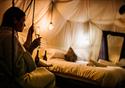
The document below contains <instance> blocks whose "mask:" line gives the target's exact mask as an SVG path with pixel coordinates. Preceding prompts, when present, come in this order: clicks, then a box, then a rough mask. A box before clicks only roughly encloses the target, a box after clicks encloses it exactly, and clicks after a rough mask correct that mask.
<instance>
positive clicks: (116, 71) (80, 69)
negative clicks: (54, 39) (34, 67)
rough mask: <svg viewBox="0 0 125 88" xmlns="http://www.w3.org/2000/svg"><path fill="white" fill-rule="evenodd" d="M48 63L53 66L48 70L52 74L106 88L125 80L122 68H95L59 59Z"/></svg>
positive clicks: (124, 72)
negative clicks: (75, 77)
mask: <svg viewBox="0 0 125 88" xmlns="http://www.w3.org/2000/svg"><path fill="white" fill-rule="evenodd" d="M48 62H49V63H51V64H52V65H53V66H52V67H49V68H48V69H49V70H50V71H52V72H58V73H61V74H67V75H72V76H77V77H80V78H81V79H89V80H93V81H95V82H97V83H98V84H100V85H101V86H102V87H106V88H114V87H115V86H116V85H117V84H118V83H120V82H122V81H123V80H125V70H124V69H123V68H121V67H113V66H107V67H93V66H87V65H86V64H87V63H86V62H85V63H84V62H83V63H80V62H78V63H75V62H68V61H65V60H64V59H58V58H55V59H50V60H48Z"/></svg>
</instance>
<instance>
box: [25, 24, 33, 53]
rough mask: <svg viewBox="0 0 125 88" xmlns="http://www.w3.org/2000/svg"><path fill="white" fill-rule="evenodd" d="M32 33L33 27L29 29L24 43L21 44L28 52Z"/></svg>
mask: <svg viewBox="0 0 125 88" xmlns="http://www.w3.org/2000/svg"><path fill="white" fill-rule="evenodd" d="M33 32H34V27H33V25H32V26H31V27H30V28H29V31H28V34H27V39H26V41H25V43H24V44H23V46H24V47H25V49H26V50H27V51H29V48H30V45H31V43H32V36H33Z"/></svg>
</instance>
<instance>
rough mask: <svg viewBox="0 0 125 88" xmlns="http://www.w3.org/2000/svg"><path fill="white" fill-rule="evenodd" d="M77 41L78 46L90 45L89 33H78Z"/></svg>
mask: <svg viewBox="0 0 125 88" xmlns="http://www.w3.org/2000/svg"><path fill="white" fill-rule="evenodd" d="M77 37H78V38H77V41H76V44H77V46H79V47H81V46H83V45H84V46H88V45H89V44H90V43H89V37H88V35H87V34H82V32H80V33H78V36H77Z"/></svg>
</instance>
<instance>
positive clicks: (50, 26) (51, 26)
mask: <svg viewBox="0 0 125 88" xmlns="http://www.w3.org/2000/svg"><path fill="white" fill-rule="evenodd" d="M51 3H52V7H51V19H50V24H49V30H52V29H53V28H54V25H53V23H52V18H53V5H54V0H52V1H51Z"/></svg>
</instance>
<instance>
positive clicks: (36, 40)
mask: <svg viewBox="0 0 125 88" xmlns="http://www.w3.org/2000/svg"><path fill="white" fill-rule="evenodd" d="M40 40H41V37H38V38H36V39H34V41H33V42H32V43H31V45H30V48H32V49H35V48H36V47H38V46H39V45H40V43H41V41H40Z"/></svg>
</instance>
